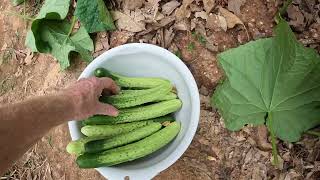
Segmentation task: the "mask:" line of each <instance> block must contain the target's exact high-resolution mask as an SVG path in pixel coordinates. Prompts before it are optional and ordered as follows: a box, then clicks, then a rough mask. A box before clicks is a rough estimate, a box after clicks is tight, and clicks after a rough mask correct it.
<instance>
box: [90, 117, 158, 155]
mask: <svg viewBox="0 0 320 180" xmlns="http://www.w3.org/2000/svg"><path fill="white" fill-rule="evenodd" d="M161 127H162V125H161V123H159V122H151V123H150V124H148V125H146V126H144V127H141V128H137V129H135V130H133V131H131V132H128V133H123V134H120V135H119V136H115V137H113V138H110V139H102V140H97V141H91V142H88V143H86V144H85V151H86V152H88V153H95V152H100V151H103V150H108V149H111V148H114V147H118V146H122V145H126V144H129V143H131V142H134V141H137V140H140V139H143V138H145V137H147V136H149V135H151V134H153V133H155V132H157V131H158V130H159V129H161Z"/></svg>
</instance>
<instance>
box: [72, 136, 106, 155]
mask: <svg viewBox="0 0 320 180" xmlns="http://www.w3.org/2000/svg"><path fill="white" fill-rule="evenodd" d="M104 138H105V137H82V138H80V139H78V140H75V141H71V142H69V144H68V145H67V147H66V149H67V152H68V153H69V154H75V155H80V154H83V153H84V152H85V147H84V144H85V143H87V142H90V141H95V140H101V139H104Z"/></svg>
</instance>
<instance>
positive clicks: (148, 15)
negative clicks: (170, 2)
mask: <svg viewBox="0 0 320 180" xmlns="http://www.w3.org/2000/svg"><path fill="white" fill-rule="evenodd" d="M143 16H144V17H145V20H144V22H146V23H153V22H156V21H160V20H161V19H163V18H164V17H165V16H164V15H163V14H162V13H160V12H157V13H156V14H155V15H154V14H153V13H150V12H143Z"/></svg>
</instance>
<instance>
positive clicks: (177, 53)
mask: <svg viewBox="0 0 320 180" xmlns="http://www.w3.org/2000/svg"><path fill="white" fill-rule="evenodd" d="M174 54H175V55H176V56H177V57H178V58H179V59H181V58H182V53H181V51H180V50H176V52H174Z"/></svg>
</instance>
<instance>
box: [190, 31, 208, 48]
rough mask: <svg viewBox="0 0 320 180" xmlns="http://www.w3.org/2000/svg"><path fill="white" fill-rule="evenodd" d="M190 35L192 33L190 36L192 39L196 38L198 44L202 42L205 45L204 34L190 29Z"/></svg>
mask: <svg viewBox="0 0 320 180" xmlns="http://www.w3.org/2000/svg"><path fill="white" fill-rule="evenodd" d="M191 35H192V37H193V38H194V39H197V40H198V42H199V43H200V44H202V45H205V44H206V42H207V40H206V38H205V37H204V36H202V35H201V34H199V33H196V32H195V31H192V33H191Z"/></svg>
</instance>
